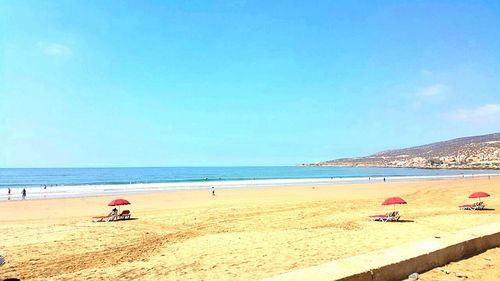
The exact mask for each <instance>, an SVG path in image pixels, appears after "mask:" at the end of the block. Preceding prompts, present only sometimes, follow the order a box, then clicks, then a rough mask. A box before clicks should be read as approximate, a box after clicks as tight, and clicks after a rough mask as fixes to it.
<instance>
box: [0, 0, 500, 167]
mask: <svg viewBox="0 0 500 281" xmlns="http://www.w3.org/2000/svg"><path fill="white" fill-rule="evenodd" d="M499 131H500V2H498V1H364V2H363V1H17V0H11V1H0V167H68V166H69V167H88V166H222V165H294V164H300V163H307V162H315V161H320V160H329V159H333V158H338V157H345V156H362V155H366V154H371V153H373V152H376V151H379V150H385V149H389V148H401V147H407V146H413V145H419V144H425V143H429V142H434V141H439V140H445V139H449V138H454V137H460V136H468V135H476V134H484V133H492V132H499Z"/></svg>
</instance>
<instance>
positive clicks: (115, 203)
mask: <svg viewBox="0 0 500 281" xmlns="http://www.w3.org/2000/svg"><path fill="white" fill-rule="evenodd" d="M122 205H130V202H128V201H127V200H125V199H115V200H113V201H111V202H109V204H108V206H118V212H120V206H122Z"/></svg>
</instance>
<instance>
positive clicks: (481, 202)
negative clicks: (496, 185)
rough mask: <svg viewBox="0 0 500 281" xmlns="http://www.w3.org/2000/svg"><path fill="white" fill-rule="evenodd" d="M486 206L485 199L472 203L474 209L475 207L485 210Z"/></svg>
mask: <svg viewBox="0 0 500 281" xmlns="http://www.w3.org/2000/svg"><path fill="white" fill-rule="evenodd" d="M484 207H486V206H485V205H484V202H483V201H480V202H476V203H474V204H472V209H474V210H484Z"/></svg>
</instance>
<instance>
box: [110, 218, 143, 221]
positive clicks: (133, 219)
mask: <svg viewBox="0 0 500 281" xmlns="http://www.w3.org/2000/svg"><path fill="white" fill-rule="evenodd" d="M138 219H139V218H130V219H126V220H112V221H110V222H121V221H135V220H138Z"/></svg>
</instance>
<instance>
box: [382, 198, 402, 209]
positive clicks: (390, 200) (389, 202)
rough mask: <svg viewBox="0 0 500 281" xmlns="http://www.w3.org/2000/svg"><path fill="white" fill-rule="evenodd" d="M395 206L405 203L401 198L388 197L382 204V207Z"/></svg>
mask: <svg viewBox="0 0 500 281" xmlns="http://www.w3.org/2000/svg"><path fill="white" fill-rule="evenodd" d="M396 204H406V201H405V200H403V199H402V198H401V197H390V198H387V199H385V200H384V202H382V205H396ZM394 209H396V206H394Z"/></svg>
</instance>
